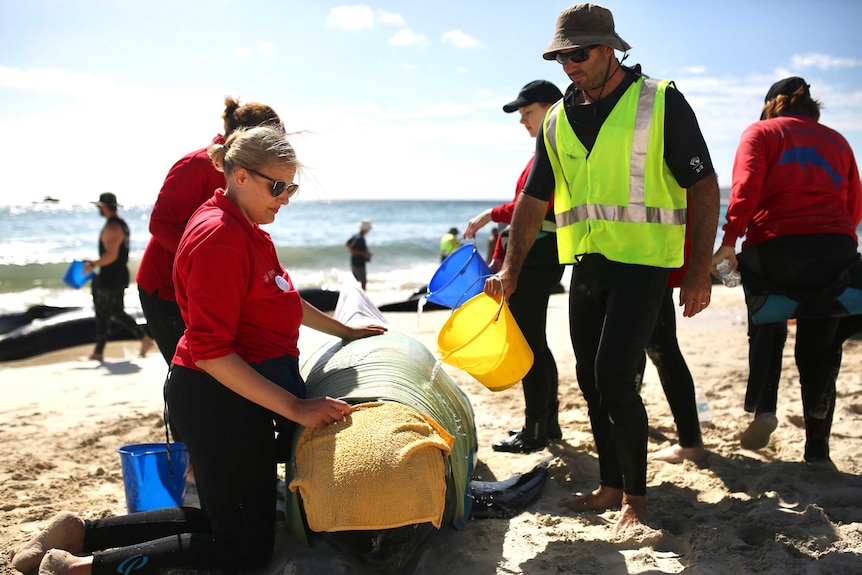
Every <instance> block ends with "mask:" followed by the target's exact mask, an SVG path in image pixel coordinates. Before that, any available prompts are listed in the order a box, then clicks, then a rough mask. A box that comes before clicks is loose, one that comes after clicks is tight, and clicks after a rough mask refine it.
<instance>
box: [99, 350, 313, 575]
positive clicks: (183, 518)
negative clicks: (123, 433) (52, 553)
mask: <svg viewBox="0 0 862 575" xmlns="http://www.w3.org/2000/svg"><path fill="white" fill-rule="evenodd" d="M252 367H254V368H255V369H257V370H258V371H259V372H260V373H262V374H263V375H264V376H266V377H267V378H268V379H270V380H271V381H274V382H276V383H278V384H279V385H281V386H282V387H285V388H286V389H288V391H290V392H291V393H293V394H294V395H297V396H298V397H304V395H305V384H304V383H303V382H302V379H301V378H300V376H299V368H298V362H297V360H296V358H291V357H284V358H278V359H275V360H270V361H267V362H264V363H263V364H261V365H254V366H252ZM167 400H168V406H169V409H170V413H171V418H172V420H173V421H174V423H175V424H176V426H177V427H178V429H179V431H180V433H181V434H182V437H183V439H184V441H185V444H186V448H187V449H188V452H189V458H190V461H191V464H192V465H193V467H194V470H195V481H196V483H197V488H198V495H199V496H200V500H201V507H202V509H203V511H200V510H195V509H187V508H174V509H161V510H157V511H146V512H143V513H134V514H131V515H127V516H123V517H114V518H110V519H104V520H100V521H91V522H88V523H87V530H86V535H85V549H84V550H85V551H87V552H93V573H94V575H99V574H107V573H117V572H121V573H125V572H131V571H130V570H129V569H130V566H134V573H135V575H148V574H151V573H166V572H168V571H170V570H172V569H177V568H188V569H195V570H201V569H218V570H222V571H228V572H237V571H245V570H253V569H258V568H260V567H262V566H264V565H266V563H267V562H268V561H269V560H270V558H271V555H272V551H273V547H274V541H275V511H276V480H277V477H276V463H277V459H278V457H279V451H278V448H277V443H276V438H275V433H274V430H275V422H276V420H279V419H280V418H276V416H275V415H274V414H273V413H272V412H270V411H268V410H266V409H264V408H263V407H261V406H259V405H257V404H255V403H252V402H250V401H248V400H247V399H245V398H243V397H241V396H239V395H237V394H236V393H234V392H233V391H231V390H229V389H228V388H227V387H225V386H223V385H221V384H220V383H219V382H218V381H216V380H215V379H213V378H212V377H210V376H209V375H207V374H206V373H203V372H200V371H195V370H191V369H186V368H184V367H179V366H174V368H173V369H172V370H171V376H170V379H169V380H168V384H167ZM287 423H288V422H286V420H284V419H280V421H279V424H280V425H282V426H283V427H282V428H281V429H282V431H281V433H284V434H288V435H289V434H290V433H292V431H293V426H291V425H286V424H287ZM102 549H111V550H110V551H105V552H97V551H99V550H102ZM124 569H125V570H124Z"/></svg>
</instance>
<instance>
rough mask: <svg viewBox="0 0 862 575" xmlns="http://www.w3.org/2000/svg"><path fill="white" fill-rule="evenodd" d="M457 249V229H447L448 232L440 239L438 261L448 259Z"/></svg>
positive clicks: (459, 245)
mask: <svg viewBox="0 0 862 575" xmlns="http://www.w3.org/2000/svg"><path fill="white" fill-rule="evenodd" d="M459 247H461V242H460V240H458V228H449V231H448V232H446V233H445V234H443V237H442V238H440V261H441V262H442V261H443V260H445V259H446V258H448V257H449V256H450V255H452V252H454V251H455V250H457V249H458V248H459Z"/></svg>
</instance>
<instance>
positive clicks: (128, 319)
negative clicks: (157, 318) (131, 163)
mask: <svg viewBox="0 0 862 575" xmlns="http://www.w3.org/2000/svg"><path fill="white" fill-rule="evenodd" d="M93 203H94V204H95V205H96V206H98V208H99V214H101V216H102V217H103V218H105V220H107V221H106V222H105V226H104V227H103V228H102V231H101V232H100V233H99V259H97V260H84V273H90V272H92V271H93V270H94V269H95V268H99V272H98V273H97V274H96V277H95V278H94V279H93V285H92V291H93V307H94V308H95V310H96V348H95V349H94V350H93V353H91V354H90V356H89V357H88V359H92V360H96V361H103V360H104V359H105V345H106V344H107V343H108V335H109V334H110V330H111V322H112V321H116V322H117V323H119V324H120V325H122V326H123V327H124V328H126V330H128V331H129V333H131V334H134V335H135V337H137V338H139V339H140V340H141V357H144V356H146V354H147V352H148V351H149V350H150V349H152V347H153V345H155V342H154V341H153V340H152V338H150V336H149V335H147V332H146V331H145V330H144V329H143V328H142V327H141V326H139V325H138V322H136V321H135V318H133V317H132V316H130V315H129V314H128V313H126V310H125V303H124V302H123V300H124V298H125V293H126V288H127V287H129V266H128V263H129V226H128V225H127V224H126V222H125V220H123V219H122V218H121V217H120V216H118V215H117V208H118V207H119V205H118V204H117V196H116V195H114V194H112V193H110V192H105V193H104V194H101V195H100V196H99V201H98V202H93Z"/></svg>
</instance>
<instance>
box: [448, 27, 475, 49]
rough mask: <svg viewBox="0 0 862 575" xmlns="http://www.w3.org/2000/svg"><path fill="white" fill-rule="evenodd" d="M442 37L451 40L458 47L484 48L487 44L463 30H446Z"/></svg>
mask: <svg viewBox="0 0 862 575" xmlns="http://www.w3.org/2000/svg"><path fill="white" fill-rule="evenodd" d="M440 39H441V40H442V41H443V42H449V43H451V44H452V45H453V46H455V47H456V48H484V47H485V45H484V44H483V43H481V42H479V41H478V40H476V39H475V38H473V37H472V36H470V35H468V34H465V33H464V32H462V31H461V30H450V31H448V32H445V33H444V34H443V35H442V36H441V37H440Z"/></svg>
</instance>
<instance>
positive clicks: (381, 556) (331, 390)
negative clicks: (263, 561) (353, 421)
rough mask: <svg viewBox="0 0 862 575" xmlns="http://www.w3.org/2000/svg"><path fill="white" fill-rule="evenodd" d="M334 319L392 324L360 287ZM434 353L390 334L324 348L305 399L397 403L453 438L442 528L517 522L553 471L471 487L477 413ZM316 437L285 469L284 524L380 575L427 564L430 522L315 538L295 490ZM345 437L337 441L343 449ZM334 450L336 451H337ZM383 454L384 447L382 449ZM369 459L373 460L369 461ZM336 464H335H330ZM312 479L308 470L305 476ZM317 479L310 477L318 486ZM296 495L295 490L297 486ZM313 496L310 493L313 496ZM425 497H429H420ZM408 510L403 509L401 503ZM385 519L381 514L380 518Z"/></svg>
mask: <svg viewBox="0 0 862 575" xmlns="http://www.w3.org/2000/svg"><path fill="white" fill-rule="evenodd" d="M334 315H335V317H336V318H338V319H339V320H340V321H342V322H344V323H347V324H353V325H357V324H365V323H369V322H374V323H379V324H383V325H386V323H387V322H386V320H385V318H384V317H383V316H382V314H381V313H380V312H379V311H378V310H377V308H376V307H375V306H374V304H373V303H371V301H370V300H369V299H368V297H367V296H366V295H365V293H364V292H363V291H361V290H360V289H359V288H358V286H356V287H355V288H354V287H353V286H351V285H347V286H345V288H344V289H342V290H341V295H340V298H339V301H338V305H337V308H336V310H335V314H334ZM439 367H440V365H439V363H438V362H437V361H436V359H435V357H434V356H433V355H432V354H431V352H430V351H429V350H428V349H427V348H426V347H425V346H424V345H423V344H422V343H420V342H419V341H417V340H416V339H414V338H412V337H410V336H408V335H405V334H403V333H397V332H394V331H392V330H390V331H388V332H387V333H384V334H382V335H379V336H374V337H369V338H365V339H359V340H354V341H350V342H343V341H341V340H333V341H331V342H329V343H326V344H324V345H323V346H321V347H320V348H319V349H317V350H316V351H315V352H313V353H312V354H310V355H309V356H308V357H307V359H305V360H304V361H303V363H302V366H301V372H302V375H303V378H304V379H305V382H306V392H307V397H318V396H322V395H328V396H331V397H337V398H340V399H343V400H345V401H347V402H348V403H350V404H352V405H358V404H363V405H367V404H369V403H370V402H373V403H372V404H373V405H376V404H379V403H384V404H385V403H395V404H398V405H401V406H407V407H408V408H410V409H411V410H415V411H416V412H418V413H420V414H421V415H422V416H424V417H426V418H428V419H429V420H432V422H434V423H436V424H438V425H439V426H440V428H442V429H443V430H444V431H443V433H444V434H445V433H448V435H449V436H451V438H452V443H451V451H450V452H449V453H448V454H443V453H442V452H441V454H440V457H442V458H443V459H444V463H445V465H444V466H443V467H442V469H444V473H445V477H444V481H445V510H444V511H443V516H442V521H441V522H440V526H441V528H444V527H447V526H450V527H454V528H455V529H464V528H465V527H466V526H467V523H468V520H469V519H471V518H473V519H480V518H487V517H512V516H514V515H515V514H517V513H518V512H520V511H521V510H523V508H524V507H525V506H526V505H528V504H529V503H530V502H532V501H533V500H534V499H535V498H536V497H538V495H539V493H540V491H541V489H542V486H543V485H544V482H545V479H546V478H547V473H548V472H547V465H546V463H541V464H539V465H537V466H536V467H534V468H533V469H532V470H530V471H529V472H527V473H524V474H520V475H516V476H514V477H512V478H510V479H508V480H505V481H500V482H487V481H476V480H472V476H473V471H474V468H475V465H476V462H477V458H476V452H477V446H478V444H477V438H476V427H475V424H474V417H473V409H472V406H471V405H470V401H469V398H468V397H467V396H466V395H465V394H464V392H463V391H462V390H461V389H460V388H459V387H458V385H457V384H456V383H455V382H454V381H453V380H452V378H451V377H450V376H449V375H448V374H447V373H446V372H445V371H444V370H443V369H440V368H439ZM313 431H315V430H310V429H309V430H305V429H303V428H298V429H297V430H296V431H295V433H294V437H293V445H294V450H293V459H292V461H291V462H289V464H288V465H287V466H286V475H287V477H286V482H285V485H287V486H288V488H287V489H286V492H285V499H286V508H287V511H286V513H285V515H286V521H287V523H288V524H289V525H290V527H291V531H292V532H293V533H294V534H295V535H298V536H299V538H300V539H304V540H305V541H306V542H313V541H314V540H316V539H319V538H322V539H325V540H327V541H329V542H330V543H331V544H332V545H334V546H335V547H336V548H338V549H340V550H342V551H344V552H347V553H348V554H350V555H352V556H353V557H355V558H356V559H358V561H359V562H360V563H361V564H362V565H364V566H365V568H366V569H368V570H371V571H377V572H394V571H397V572H401V573H403V572H410V571H411V570H413V569H415V567H416V566H417V565H418V562H419V560H420V559H421V552H422V550H423V548H424V546H425V543H426V542H427V541H428V540H429V538H430V537H431V536H432V535H433V534H434V533H435V532H436V531H437V527H435V526H434V525H433V523H432V522H429V521H420V522H416V523H411V524H407V525H401V526H399V527H394V528H383V529H375V528H369V529H351V530H344V531H338V530H334V531H328V532H327V531H319V532H316V531H313V530H312V529H311V528H310V527H309V521H308V516H309V515H310V512H313V511H316V510H314V509H310V508H309V505H314V503H313V502H311V501H308V500H305V499H304V497H303V490H302V489H294V490H291V489H290V487H289V486H290V485H291V484H292V482H296V480H297V475H298V474H302V472H303V470H302V469H297V464H298V463H299V464H300V465H302V463H301V460H300V459H299V458H297V457H296V446H297V444H299V443H300V442H301V441H302V440H303V439H305V437H304V434H306V435H307V434H308V433H310V432H313ZM338 437H339V435H335V436H332V438H330V439H332V440H333V441H335V442H337V441H339V439H338ZM334 449H336V450H337V449H338V446H337V445H336V447H335V448H334ZM381 449H382V447H381ZM369 459H371V458H370V457H369ZM330 463H331V462H330ZM306 471H307V470H306ZM314 475H315V474H314V473H313V472H311V473H307V474H306V476H307V477H309V476H310V477H311V479H306V480H304V482H305V483H304V484H305V485H306V486H308V484H309V483H313V482H314V481H315V478H314ZM294 487H295V483H294ZM411 487H412V486H411V485H400V486H398V485H396V486H394V489H395V490H396V491H398V493H397V494H392V499H387V500H388V501H390V502H391V505H390V507H393V508H394V507H398V506H399V501H398V497H399V496H404V494H405V493H407V494H410V490H411ZM309 491H310V490H309ZM415 495H416V496H418V497H424V496H425V494H424V493H418V494H415ZM400 503H402V504H404V503H405V502H403V501H402V502H400ZM374 511H375V512H376V513H378V514H379V513H380V512H381V510H380V509H375V510H374Z"/></svg>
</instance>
